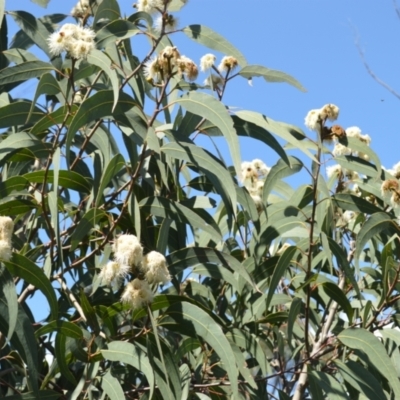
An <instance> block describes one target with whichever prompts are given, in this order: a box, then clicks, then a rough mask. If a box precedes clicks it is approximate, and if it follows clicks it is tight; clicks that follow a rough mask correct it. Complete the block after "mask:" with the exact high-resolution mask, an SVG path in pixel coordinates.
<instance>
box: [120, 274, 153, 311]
mask: <svg viewBox="0 0 400 400" xmlns="http://www.w3.org/2000/svg"><path fill="white" fill-rule="evenodd" d="M153 298H154V295H153V292H152V291H151V288H150V286H149V284H148V283H147V282H146V281H142V280H140V279H138V278H136V279H134V280H133V281H132V282H129V283H128V284H127V285H126V287H125V290H124V292H123V293H122V296H121V302H122V303H125V304H128V305H130V306H131V308H132V309H134V310H135V309H137V308H140V307H142V306H145V305H147V304H150V303H151V302H152V301H153Z"/></svg>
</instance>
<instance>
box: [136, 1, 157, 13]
mask: <svg viewBox="0 0 400 400" xmlns="http://www.w3.org/2000/svg"><path fill="white" fill-rule="evenodd" d="M134 7H136V9H137V10H138V11H144V12H147V13H149V14H153V13H155V12H157V11H159V10H163V9H164V0H138V2H137V3H136V4H135V5H134Z"/></svg>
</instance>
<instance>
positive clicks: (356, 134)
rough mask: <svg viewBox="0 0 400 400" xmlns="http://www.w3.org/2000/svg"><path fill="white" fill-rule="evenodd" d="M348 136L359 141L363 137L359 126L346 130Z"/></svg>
mask: <svg viewBox="0 0 400 400" xmlns="http://www.w3.org/2000/svg"><path fill="white" fill-rule="evenodd" d="M346 136H348V137H354V138H357V139H359V138H360V136H361V129H360V128H359V127H358V126H351V127H349V128H347V129H346Z"/></svg>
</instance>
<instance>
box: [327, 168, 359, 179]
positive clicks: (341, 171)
mask: <svg viewBox="0 0 400 400" xmlns="http://www.w3.org/2000/svg"><path fill="white" fill-rule="evenodd" d="M326 175H327V176H328V178H332V177H335V178H337V179H340V180H342V179H344V178H345V179H347V180H349V181H354V180H357V179H359V175H358V173H357V172H356V171H352V170H350V169H345V168H342V167H341V166H340V165H339V164H335V165H331V166H329V167H327V168H326Z"/></svg>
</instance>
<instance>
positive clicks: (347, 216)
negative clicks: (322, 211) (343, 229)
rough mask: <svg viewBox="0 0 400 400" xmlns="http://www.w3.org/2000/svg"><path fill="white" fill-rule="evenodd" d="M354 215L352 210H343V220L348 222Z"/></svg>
mask: <svg viewBox="0 0 400 400" xmlns="http://www.w3.org/2000/svg"><path fill="white" fill-rule="evenodd" d="M355 217H356V213H355V212H354V211H349V210H347V211H345V212H344V213H343V215H342V218H343V221H344V222H346V223H349V222H350V221H351V220H352V219H353V218H355Z"/></svg>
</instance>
